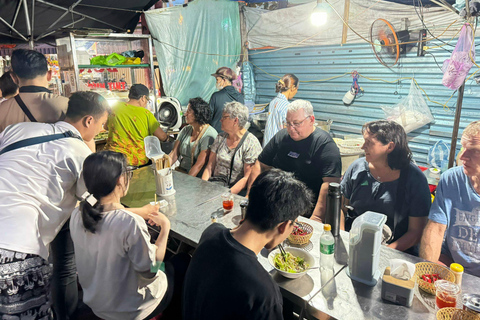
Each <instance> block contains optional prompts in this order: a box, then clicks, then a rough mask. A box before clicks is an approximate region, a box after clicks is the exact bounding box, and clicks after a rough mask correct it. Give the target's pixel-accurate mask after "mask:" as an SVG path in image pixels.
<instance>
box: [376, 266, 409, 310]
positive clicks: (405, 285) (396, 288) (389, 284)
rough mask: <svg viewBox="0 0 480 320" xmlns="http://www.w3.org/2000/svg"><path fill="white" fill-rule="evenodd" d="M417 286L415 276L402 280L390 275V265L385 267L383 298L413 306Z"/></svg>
mask: <svg viewBox="0 0 480 320" xmlns="http://www.w3.org/2000/svg"><path fill="white" fill-rule="evenodd" d="M414 288H415V279H414V276H413V275H412V277H411V278H410V279H408V280H401V279H397V278H394V277H393V276H391V275H390V267H386V268H385V272H384V273H383V277H382V299H383V300H387V301H390V302H393V303H396V304H399V305H402V306H407V307H411V306H412V302H413V292H414V290H413V289H414Z"/></svg>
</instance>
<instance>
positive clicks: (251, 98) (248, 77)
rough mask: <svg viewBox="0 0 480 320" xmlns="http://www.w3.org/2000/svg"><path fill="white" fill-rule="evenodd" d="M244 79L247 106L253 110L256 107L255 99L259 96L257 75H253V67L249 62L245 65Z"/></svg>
mask: <svg viewBox="0 0 480 320" xmlns="http://www.w3.org/2000/svg"><path fill="white" fill-rule="evenodd" d="M242 77H243V95H244V96H245V105H246V106H247V107H248V108H249V109H250V110H253V107H254V106H255V97H256V96H257V89H256V88H255V74H254V73H253V66H252V64H251V63H250V62H248V61H245V62H244V63H243V66H242Z"/></svg>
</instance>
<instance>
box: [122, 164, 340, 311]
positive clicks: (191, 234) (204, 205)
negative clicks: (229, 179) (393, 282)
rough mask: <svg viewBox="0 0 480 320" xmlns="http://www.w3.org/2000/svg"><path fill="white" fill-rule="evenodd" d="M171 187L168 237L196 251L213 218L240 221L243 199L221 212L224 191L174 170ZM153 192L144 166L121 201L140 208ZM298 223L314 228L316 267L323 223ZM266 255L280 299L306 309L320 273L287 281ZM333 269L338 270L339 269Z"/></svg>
mask: <svg viewBox="0 0 480 320" xmlns="http://www.w3.org/2000/svg"><path fill="white" fill-rule="evenodd" d="M173 185H174V188H175V190H176V193H175V195H173V196H170V197H167V198H164V199H165V200H167V202H168V203H169V205H168V207H167V208H162V212H164V213H165V215H166V216H167V217H168V218H169V220H170V224H171V230H170V236H171V237H173V238H175V239H178V240H180V241H182V242H184V243H186V244H188V245H190V246H192V247H194V248H196V247H197V245H198V242H199V241H200V237H201V235H202V233H203V231H204V230H205V229H206V228H207V227H208V226H209V225H211V224H212V219H211V218H212V215H213V216H215V217H216V219H217V222H218V223H221V224H223V225H225V226H226V227H227V228H234V227H235V226H237V225H238V223H239V222H240V205H239V204H240V201H241V200H243V199H244V198H243V197H241V196H238V195H235V196H234V209H233V211H232V212H230V213H228V214H224V213H223V207H222V200H221V195H222V194H223V193H225V192H227V191H228V189H227V188H225V187H222V186H219V185H217V184H214V183H211V182H207V181H203V180H201V179H199V178H195V177H191V176H189V175H187V174H184V173H180V172H176V171H174V172H173ZM155 192H156V187H155V178H154V175H153V172H152V170H151V168H150V167H144V168H141V169H138V170H135V171H134V173H133V177H132V179H131V181H130V187H129V191H128V194H127V195H126V196H125V197H123V198H122V203H123V204H125V205H126V206H128V207H141V206H144V205H145V204H147V203H149V202H152V201H154V198H155ZM159 199H160V198H159ZM299 220H300V221H308V223H309V224H311V225H312V226H313V228H314V233H313V235H312V238H311V239H310V242H309V243H308V245H307V246H306V247H305V249H306V250H308V251H309V252H310V253H311V254H312V255H313V256H314V258H315V265H317V266H318V264H319V259H320V235H321V230H323V224H321V223H318V222H316V221H312V220H308V219H305V218H303V217H300V218H299ZM287 245H288V244H287ZM267 256H268V251H267V250H265V249H264V250H262V251H261V252H260V254H259V255H258V261H259V262H260V263H261V264H262V266H263V267H264V268H265V269H266V270H267V271H268V272H269V273H270V274H271V275H272V277H273V279H274V280H275V281H276V282H277V283H278V284H279V286H280V289H281V291H282V294H283V296H284V297H285V298H287V299H288V300H290V301H291V302H293V303H294V304H296V305H298V306H300V307H302V308H303V307H304V306H306V303H307V301H308V300H310V299H311V298H312V296H313V295H314V294H315V293H316V292H318V290H319V289H320V288H321V279H320V270H319V269H313V270H310V271H308V272H307V274H306V275H305V276H303V277H301V278H299V279H294V280H292V279H287V278H285V277H283V276H281V275H280V274H277V272H276V271H275V269H274V268H273V267H272V266H271V265H270V263H269V262H268V259H267ZM336 269H338V270H339V269H340V267H339V268H336ZM332 277H333V275H332ZM324 281H325V279H324Z"/></svg>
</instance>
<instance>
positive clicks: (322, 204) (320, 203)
mask: <svg viewBox="0 0 480 320" xmlns="http://www.w3.org/2000/svg"><path fill="white" fill-rule="evenodd" d="M330 182H337V183H338V182H340V178H334V177H325V178H323V183H322V186H321V187H320V192H319V194H318V199H317V203H316V205H315V209H313V214H312V217H311V219H312V220H316V221H319V222H322V223H323V220H324V219H325V209H326V206H327V193H328V185H329V184H330Z"/></svg>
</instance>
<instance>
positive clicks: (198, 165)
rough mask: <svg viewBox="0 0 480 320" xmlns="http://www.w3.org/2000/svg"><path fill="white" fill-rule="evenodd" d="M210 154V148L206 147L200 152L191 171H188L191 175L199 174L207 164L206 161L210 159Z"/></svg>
mask: <svg viewBox="0 0 480 320" xmlns="http://www.w3.org/2000/svg"><path fill="white" fill-rule="evenodd" d="M209 154H210V150H209V149H206V150H203V151H201V152H200V154H199V155H198V157H197V161H196V162H195V164H194V165H193V166H192V167H191V168H190V171H189V172H188V174H189V175H191V176H192V177H196V176H197V174H198V173H199V172H200V170H202V168H203V165H204V164H205V161H207V160H208V156H209Z"/></svg>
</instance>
